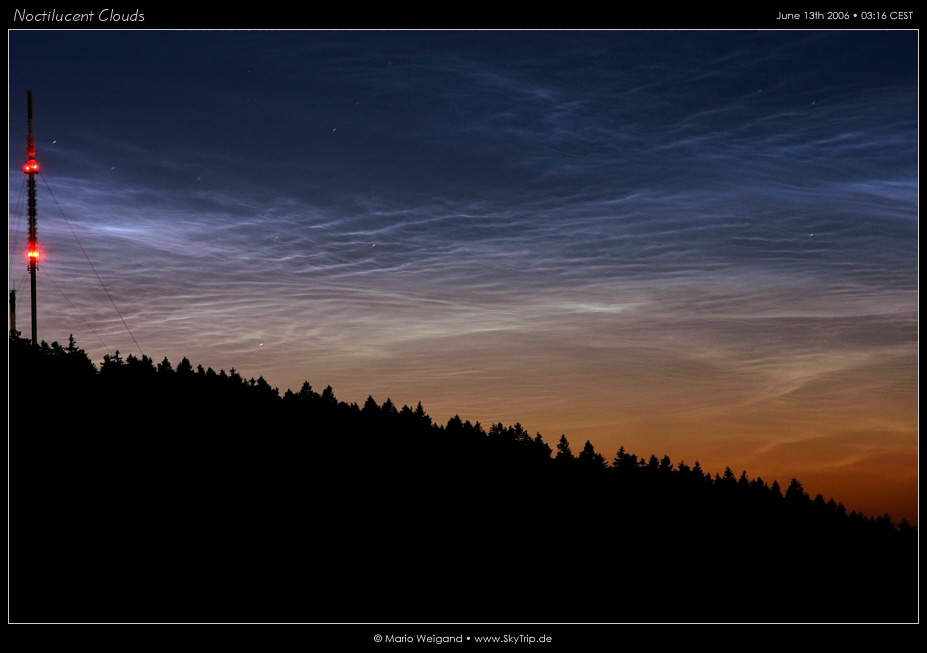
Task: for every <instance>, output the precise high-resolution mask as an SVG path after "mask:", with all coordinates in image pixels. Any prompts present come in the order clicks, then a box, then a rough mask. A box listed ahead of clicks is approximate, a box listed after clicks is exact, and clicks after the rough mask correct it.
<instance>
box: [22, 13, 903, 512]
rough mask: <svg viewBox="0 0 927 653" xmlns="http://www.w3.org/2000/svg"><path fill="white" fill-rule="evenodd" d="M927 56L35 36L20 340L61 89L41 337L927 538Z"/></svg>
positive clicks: (30, 61) (42, 239)
mask: <svg viewBox="0 0 927 653" xmlns="http://www.w3.org/2000/svg"><path fill="white" fill-rule="evenodd" d="M917 46H918V43H917V32H915V31H880V32H862V31H847V32H808V31H801V32H786V31H776V32H762V31H759V32H756V31H751V32H691V31H682V32H672V31H669V32H666V31H653V32H651V31H643V32H625V31H614V32H454V31H449V32H396V31H389V32H377V31H374V32H327V31H323V32H315V31H300V32H287V31H276V32H275V31H271V32H235V31H231V32H228V31H225V32H208V31H207V32H186V31H133V32H119V31H12V32H10V33H9V55H10V63H9V83H10V108H9V112H10V156H9V184H10V185H9V204H10V231H9V235H10V250H9V253H10V262H9V284H10V288H11V289H13V288H15V289H16V290H17V295H18V298H19V301H18V306H19V309H18V310H19V315H18V320H17V327H18V328H19V329H20V330H21V331H22V332H23V334H24V335H27V336H28V333H29V327H28V324H29V299H28V296H29V280H28V275H27V274H26V258H25V244H26V216H25V175H24V174H23V172H22V165H23V163H25V160H26V155H25V141H26V91H27V90H32V92H33V105H34V122H35V138H36V148H37V156H36V158H37V160H38V161H39V163H40V164H41V166H42V177H41V178H40V179H39V180H38V237H39V245H40V248H41V252H42V255H41V256H42V257H41V260H40V270H39V274H38V302H39V310H38V328H39V338H40V339H44V340H47V341H49V342H51V341H53V340H57V341H59V342H62V343H66V342H67V338H68V335H69V334H72V333H73V334H74V336H75V338H76V339H77V342H78V344H79V345H80V346H82V347H83V348H85V349H86V350H87V352H88V353H89V354H90V355H91V357H92V358H93V360H94V361H95V362H97V363H99V362H100V360H101V359H102V357H103V355H104V354H106V353H112V352H114V351H115V350H117V349H118V350H119V351H120V353H121V354H122V356H126V355H128V354H130V353H134V354H135V355H136V356H140V355H141V353H142V352H143V353H145V354H147V355H148V356H150V357H152V358H153V359H155V361H160V360H161V359H162V358H164V357H165V356H166V357H168V358H169V360H170V361H171V362H172V363H173V364H174V365H175V366H176V364H177V363H178V362H180V359H181V358H182V357H184V356H186V357H187V358H189V359H190V361H191V362H192V363H193V365H194V366H196V365H198V364H202V365H203V366H204V367H212V368H214V369H215V370H217V371H218V370H219V369H220V368H222V369H225V370H229V369H230V368H232V367H234V368H236V370H237V371H238V372H239V373H241V374H242V375H243V376H244V377H245V378H251V377H254V378H257V377H259V376H263V377H264V378H265V379H266V380H267V381H268V382H269V383H270V384H271V385H272V386H275V387H279V389H280V392H281V393H283V392H284V391H285V390H286V389H292V390H294V391H298V390H299V388H300V386H301V385H302V384H303V382H304V381H309V382H310V383H311V384H312V385H313V387H314V389H316V390H318V391H321V389H322V388H324V387H325V386H326V385H331V386H332V387H333V389H334V390H335V394H336V396H337V397H338V398H339V399H340V400H343V401H348V402H358V403H361V404H362V403H363V402H364V400H365V399H366V397H367V395H372V396H373V397H374V399H375V400H377V402H378V403H383V402H384V401H385V400H386V399H387V397H389V398H391V399H392V401H393V403H395V404H396V405H399V406H402V405H403V404H409V405H410V406H413V407H414V406H415V405H416V403H417V402H419V401H421V402H422V404H423V406H424V407H425V410H426V411H427V412H428V413H429V414H430V415H431V416H432V417H433V418H434V419H435V420H436V421H438V422H442V423H443V422H446V421H447V420H448V419H449V418H450V417H452V416H453V415H454V414H459V415H460V417H461V418H462V419H467V420H470V421H472V422H476V421H480V422H481V423H482V424H483V426H484V427H486V428H487V429H488V427H489V425H490V424H492V423H496V422H502V423H504V424H506V425H508V424H514V423H515V422H520V423H521V424H522V425H523V426H524V427H525V428H526V429H527V430H529V431H530V432H531V433H535V432H541V433H542V434H543V436H544V439H545V440H546V441H547V442H548V443H550V444H552V445H553V444H555V443H556V441H557V440H558V439H559V437H560V435H561V434H566V436H567V438H568V439H569V441H570V443H571V444H572V447H573V450H574V451H578V450H579V449H581V448H582V445H583V443H584V442H585V441H586V440H587V439H588V440H590V441H591V442H592V443H593V445H594V446H595V448H596V450H597V451H599V452H600V453H602V454H604V455H605V456H606V458H607V459H608V460H611V459H612V457H613V456H614V454H615V451H616V450H617V449H618V447H619V446H621V445H623V446H624V447H625V449H627V450H628V451H631V452H634V453H637V454H638V455H643V456H646V457H649V456H650V454H652V453H653V454H656V455H657V456H658V457H662V456H663V455H669V456H670V458H671V459H672V461H673V462H674V463H678V462H680V461H684V462H686V463H688V464H690V465H691V464H693V463H694V462H695V460H696V459H698V460H699V462H700V463H701V465H702V467H703V468H705V469H706V470H708V471H710V472H712V473H715V472H721V471H723V470H724V468H725V467H726V466H730V467H731V468H732V469H733V470H734V472H735V474H737V475H739V474H740V472H741V470H746V471H747V473H748V475H749V476H750V477H751V478H753V477H755V476H761V477H763V479H764V480H766V481H767V482H769V483H771V482H772V481H773V480H774V479H776V480H778V481H779V483H780V484H781V485H782V486H783V487H785V486H786V485H787V484H788V481H789V480H790V478H791V477H793V476H794V477H797V478H798V479H799V480H800V481H802V483H803V484H804V487H805V490H806V491H808V492H809V493H810V494H811V495H812V496H814V495H815V494H816V493H818V492H820V493H822V494H823V495H824V497H825V499H826V498H829V497H831V496H833V497H834V498H835V499H836V500H838V501H841V502H843V503H844V504H845V505H846V506H847V509H848V510H854V509H855V510H861V511H863V512H866V513H867V514H870V515H876V514H883V513H889V514H890V515H891V517H892V518H893V519H894V520H896V521H897V520H899V519H901V518H902V517H905V518H907V519H908V520H909V521H912V522H916V517H917V514H916V513H917V429H918V422H917V418H918V413H917V394H918V385H917V378H918V376H917V372H918V368H917V346H918V335H917V334H918V303H917V288H918V267H917V265H918V223H917V215H918V214H917V192H918V188H917V171H918V168H917V163H918V159H917V133H918V132H917V129H918V123H917V100H918V87H917V72H918V71H917V61H918V54H917ZM78 240H79V243H80V245H82V246H83V250H85V251H86V254H87V256H89V258H90V260H91V261H92V262H93V265H94V267H95V268H96V271H97V272H98V273H99V275H100V278H101V279H102V280H103V283H104V284H105V286H106V288H107V289H108V291H109V293H110V295H111V296H112V299H113V301H114V302H115V304H116V306H118V308H119V311H120V313H121V314H122V317H123V318H124V320H125V323H126V324H127V325H128V327H129V329H131V333H132V335H131V336H130V335H129V333H128V332H127V331H126V328H125V327H124V326H123V321H122V319H120V317H119V315H118V314H117V313H116V311H115V310H114V308H113V304H112V303H110V300H109V299H108V298H107V296H106V294H105V293H104V291H103V289H102V287H101V285H100V282H99V281H98V280H97V278H96V276H95V275H94V271H93V269H91V267H90V265H89V264H88V261H87V258H85V256H84V253H83V252H82V251H81V247H80V246H79V245H78ZM133 336H134V339H135V340H136V341H137V342H138V345H139V346H140V347H141V351H139V349H138V348H137V347H136V345H135V342H134V341H133ZM165 418H167V419H169V418H170V414H169V407H166V414H165Z"/></svg>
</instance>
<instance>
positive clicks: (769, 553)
mask: <svg viewBox="0 0 927 653" xmlns="http://www.w3.org/2000/svg"><path fill="white" fill-rule="evenodd" d="M9 378H10V407H9V419H10V435H9V451H10V499H9V502H10V599H11V601H10V620H11V621H14V622H24V621H25V622H32V621H35V622H84V621H88V622H123V621H131V622H165V621H167V622H177V621H181V622H182V621H192V622H217V621H218V622H235V621H249V622H251V621H269V622H349V623H358V622H395V623H410V622H424V623H435V622H439V623H445V622H484V623H485V622H500V623H525V622H530V623H537V622H556V623H592V622H596V623H598V622H607V623H613V622H680V621H682V622H732V621H746V622H803V621H810V622H910V621H916V620H917V618H918V612H917V601H918V593H917V582H918V581H917V532H916V529H914V528H913V527H912V526H910V525H909V524H908V523H907V522H906V521H902V522H901V523H900V524H898V525H896V524H893V523H892V520H891V519H890V518H889V516H888V515H883V516H881V517H877V518H873V517H866V516H864V515H861V514H859V513H857V512H850V513H847V511H846V509H845V508H844V507H843V506H842V505H841V504H839V503H837V502H836V501H835V500H834V499H825V498H824V497H822V496H821V495H818V496H816V497H814V498H811V497H809V496H808V494H807V493H805V491H804V489H803V487H802V485H801V483H800V482H799V481H798V480H797V479H791V480H790V482H789V483H787V484H785V485H786V486H785V487H784V488H783V487H781V486H780V485H779V483H778V482H775V481H773V482H771V483H767V482H766V481H764V480H763V479H760V478H749V477H748V476H747V474H746V472H742V473H740V474H738V473H736V472H735V471H734V470H731V469H730V468H728V469H726V470H724V472H722V473H717V474H715V475H714V476H712V475H711V474H710V473H708V472H706V471H705V470H703V469H702V468H701V467H700V465H699V464H698V462H696V461H692V464H691V465H689V464H687V463H685V462H683V461H679V462H678V463H676V462H674V461H671V460H670V458H669V457H668V456H663V457H662V458H658V457H657V456H656V455H651V456H649V457H647V458H645V457H641V458H638V457H637V455H636V454H633V453H630V452H626V451H625V450H624V449H623V448H621V449H619V450H618V452H617V453H616V454H615V455H614V458H613V459H612V460H611V461H609V460H608V459H607V458H606V457H605V456H604V455H603V454H601V453H598V452H596V451H595V449H594V447H593V445H592V444H591V443H589V442H586V443H585V446H583V447H582V448H581V449H580V448H579V447H574V445H571V443H570V442H569V441H568V439H567V437H566V436H565V435H563V436H561V437H560V438H559V441H554V442H553V443H552V444H551V443H549V442H547V441H546V440H545V439H544V438H543V437H542V436H541V435H540V434H535V435H533V436H532V435H531V434H529V433H528V432H527V431H526V430H525V429H524V428H523V427H522V426H521V425H520V424H515V425H513V426H503V425H502V424H495V425H491V426H490V427H489V428H488V430H487V429H486V428H484V427H483V426H482V425H480V424H479V423H475V424H471V423H470V422H469V421H464V420H462V419H461V418H459V417H456V416H455V417H454V418H452V419H450V420H449V421H448V423H447V424H444V425H440V424H435V423H434V422H433V420H432V419H431V418H430V417H429V416H428V414H427V413H426V412H425V411H424V409H423V407H422V405H421V404H418V405H417V406H416V407H415V408H410V407H409V406H402V407H397V406H395V405H393V403H392V402H391V401H390V400H389V399H388V398H387V399H386V400H385V401H383V402H382V403H378V402H377V401H376V400H374V399H373V398H372V397H368V399H367V400H366V402H365V403H364V405H363V406H359V405H357V404H347V403H345V402H341V401H338V400H337V399H336V397H335V394H334V391H333V390H332V388H331V387H327V388H325V389H323V390H322V391H320V392H319V391H316V390H315V389H313V388H312V386H311V385H310V384H309V383H308V382H306V383H304V384H303V386H302V387H301V388H300V390H299V391H298V392H292V391H289V390H288V391H286V392H285V393H284V394H283V395H282V396H281V394H280V392H279V391H278V390H277V389H276V388H272V387H271V386H270V385H269V384H268V383H267V382H266V381H265V380H264V379H263V378H259V379H257V380H254V379H248V380H245V379H244V378H243V377H241V376H240V375H239V374H238V373H237V372H235V370H234V369H233V370H230V371H229V372H228V373H226V372H225V371H224V370H223V371H220V372H218V373H216V372H215V371H214V370H212V369H211V368H208V369H204V368H203V367H202V366H197V367H196V368H194V367H193V365H192V364H191V363H190V362H189V361H188V360H187V359H186V358H184V359H182V360H181V361H180V362H179V363H178V364H177V365H176V367H174V366H173V365H172V364H171V363H170V362H169V361H168V360H167V359H166V358H165V359H164V360H163V361H161V362H160V363H155V362H154V361H152V360H151V359H149V358H147V357H145V356H143V357H142V358H141V359H138V358H135V357H134V356H131V355H130V356H127V357H126V358H124V359H123V358H122V357H121V356H120V355H119V353H118V352H116V354H115V355H113V356H109V355H107V356H106V357H105V358H104V360H103V362H102V364H101V365H100V367H99V369H97V368H96V366H94V364H93V363H92V362H91V361H90V359H89V358H88V357H87V355H86V353H85V352H84V351H83V350H82V349H80V348H79V347H78V346H77V344H76V343H75V342H74V340H73V338H71V339H70V341H69V344H68V346H66V347H62V346H61V345H59V344H58V343H52V345H48V344H46V343H44V342H43V343H42V344H41V346H40V347H31V346H29V345H28V343H27V341H25V340H21V339H14V340H11V341H10V376H9ZM574 448H575V449H576V450H577V451H578V453H574V452H573V449H574Z"/></svg>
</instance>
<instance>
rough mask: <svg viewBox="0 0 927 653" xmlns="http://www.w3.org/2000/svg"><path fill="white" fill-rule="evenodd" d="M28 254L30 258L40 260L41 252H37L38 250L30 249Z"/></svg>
mask: <svg viewBox="0 0 927 653" xmlns="http://www.w3.org/2000/svg"><path fill="white" fill-rule="evenodd" d="M26 253H27V254H28V255H29V258H32V259H38V258H39V250H37V249H30V250H29V251H28V252H26Z"/></svg>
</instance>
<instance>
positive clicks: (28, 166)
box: [23, 159, 39, 175]
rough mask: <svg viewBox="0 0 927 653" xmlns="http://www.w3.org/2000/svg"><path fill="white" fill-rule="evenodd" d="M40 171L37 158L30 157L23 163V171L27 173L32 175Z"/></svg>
mask: <svg viewBox="0 0 927 653" xmlns="http://www.w3.org/2000/svg"><path fill="white" fill-rule="evenodd" d="M38 171H39V162H38V161H36V160H35V159H29V160H28V161H26V163H25V164H23V172H25V173H26V174H27V175H31V174H33V173H36V172H38Z"/></svg>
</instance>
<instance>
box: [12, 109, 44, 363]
mask: <svg viewBox="0 0 927 653" xmlns="http://www.w3.org/2000/svg"><path fill="white" fill-rule="evenodd" d="M26 105H27V107H28V112H29V136H28V137H27V138H26V156H28V157H29V160H28V161H26V164H25V165H24V166H23V172H25V173H26V174H27V175H29V184H28V194H29V251H28V252H27V255H28V257H29V277H30V280H31V282H32V346H33V347H38V345H39V340H38V329H37V327H36V311H35V271H36V270H38V269H39V244H38V242H37V238H36V228H35V173H37V172H38V171H39V163H38V161H36V160H35V139H34V138H33V137H32V91H26ZM14 301H15V300H14Z"/></svg>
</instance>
